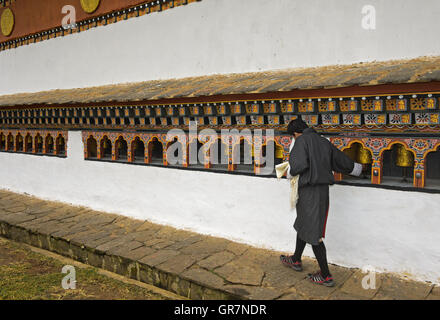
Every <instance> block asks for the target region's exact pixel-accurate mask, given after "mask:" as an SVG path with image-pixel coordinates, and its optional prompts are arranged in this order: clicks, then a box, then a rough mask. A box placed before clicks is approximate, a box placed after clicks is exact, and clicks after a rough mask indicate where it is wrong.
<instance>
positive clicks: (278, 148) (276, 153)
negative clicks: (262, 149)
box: [275, 145, 284, 159]
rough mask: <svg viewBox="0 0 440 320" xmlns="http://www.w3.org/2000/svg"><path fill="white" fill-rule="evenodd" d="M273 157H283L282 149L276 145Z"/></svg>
mask: <svg viewBox="0 0 440 320" xmlns="http://www.w3.org/2000/svg"><path fill="white" fill-rule="evenodd" d="M275 158H278V159H283V158H284V150H283V148H281V147H280V146H278V145H275Z"/></svg>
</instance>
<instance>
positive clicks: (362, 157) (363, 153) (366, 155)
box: [356, 145, 373, 164]
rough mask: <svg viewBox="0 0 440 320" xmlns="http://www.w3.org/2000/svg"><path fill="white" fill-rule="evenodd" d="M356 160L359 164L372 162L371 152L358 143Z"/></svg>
mask: <svg viewBox="0 0 440 320" xmlns="http://www.w3.org/2000/svg"><path fill="white" fill-rule="evenodd" d="M356 162H358V163H360V164H371V163H372V162H373V159H372V158H371V152H370V151H369V150H368V149H366V148H364V147H362V146H361V145H360V146H359V148H358V150H357V154H356Z"/></svg>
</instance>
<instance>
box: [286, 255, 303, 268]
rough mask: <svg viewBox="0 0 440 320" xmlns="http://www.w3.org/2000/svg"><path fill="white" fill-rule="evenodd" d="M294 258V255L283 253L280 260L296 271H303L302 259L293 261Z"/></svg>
mask: <svg viewBox="0 0 440 320" xmlns="http://www.w3.org/2000/svg"><path fill="white" fill-rule="evenodd" d="M292 258H293V256H285V255H281V256H280V261H281V263H282V264H283V265H285V266H286V267H289V268H292V269H293V270H295V271H302V270H303V268H302V263H301V261H293V259H292Z"/></svg>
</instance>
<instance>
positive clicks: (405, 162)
mask: <svg viewBox="0 0 440 320" xmlns="http://www.w3.org/2000/svg"><path fill="white" fill-rule="evenodd" d="M396 166H398V167H403V168H408V167H413V166H414V155H413V154H412V152H411V151H408V150H406V148H405V147H404V146H403V145H401V144H398V145H397V147H396Z"/></svg>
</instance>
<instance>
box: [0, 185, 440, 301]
mask: <svg viewBox="0 0 440 320" xmlns="http://www.w3.org/2000/svg"><path fill="white" fill-rule="evenodd" d="M0 235H1V236H3V237H7V238H10V239H13V240H16V241H21V242H25V243H28V244H30V245H33V246H36V247H40V248H43V249H46V250H50V251H53V252H56V253H58V254H61V255H64V256H68V257H70V258H73V259H75V260H78V261H81V262H83V263H87V264H90V265H92V266H95V267H100V268H103V269H106V270H109V271H112V272H116V273H119V274H122V275H125V276H127V277H130V278H133V279H137V280H140V281H143V282H145V283H149V284H153V285H155V286H158V287H161V288H164V289H166V290H169V291H172V292H174V293H177V294H179V295H181V296H184V297H189V298H191V299H436V300H439V299H440V288H439V287H438V286H433V285H431V284H428V283H424V282H415V281H409V280H404V279H402V278H399V277H397V276H396V275H392V274H377V275H376V289H374V290H373V289H369V290H365V289H363V288H362V285H361V282H362V278H363V277H364V274H363V273H362V272H361V271H360V270H359V269H349V268H343V267H339V266H335V265H331V266H330V270H331V272H332V274H333V276H334V277H335V279H336V286H335V287H333V288H327V287H323V286H318V285H315V284H312V283H310V282H309V281H308V280H307V279H306V278H305V276H306V274H307V273H308V272H311V271H315V270H317V269H318V266H317V264H316V262H315V261H314V260H313V259H304V262H303V264H304V269H305V270H304V271H303V272H295V271H294V270H292V269H289V268H286V267H284V266H282V265H281V264H280V262H279V255H280V252H275V251H269V250H264V249H257V248H254V247H251V246H247V245H244V244H239V243H235V242H232V241H229V240H225V239H220V238H215V237H210V236H204V235H200V234H196V233H192V232H188V231H182V230H176V229H174V228H171V227H166V226H161V225H157V224H153V223H150V222H145V221H139V220H135V219H130V218H126V217H123V216H118V215H114V214H109V213H104V212H97V211H94V210H91V209H88V208H84V207H75V206H69V205H65V204H62V203H58V202H50V201H44V200H41V199H37V198H35V197H30V196H25V195H20V194H16V193H12V192H8V191H1V190H0Z"/></svg>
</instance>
